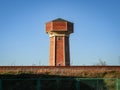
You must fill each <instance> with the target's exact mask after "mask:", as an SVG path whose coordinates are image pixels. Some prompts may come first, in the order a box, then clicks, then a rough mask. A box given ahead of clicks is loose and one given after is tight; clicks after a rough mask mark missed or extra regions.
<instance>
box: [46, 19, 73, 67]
mask: <svg viewBox="0 0 120 90" xmlns="http://www.w3.org/2000/svg"><path fill="white" fill-rule="evenodd" d="M46 32H47V33H48V34H49V37H50V57H49V65H50V66H70V46H69V37H70V34H71V33H73V23H72V22H69V21H66V20H64V19H61V18H58V19H55V20H53V21H50V22H47V23H46Z"/></svg>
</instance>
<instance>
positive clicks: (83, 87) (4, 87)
mask: <svg viewBox="0 0 120 90" xmlns="http://www.w3.org/2000/svg"><path fill="white" fill-rule="evenodd" d="M0 90H120V79H118V78H37V79H0Z"/></svg>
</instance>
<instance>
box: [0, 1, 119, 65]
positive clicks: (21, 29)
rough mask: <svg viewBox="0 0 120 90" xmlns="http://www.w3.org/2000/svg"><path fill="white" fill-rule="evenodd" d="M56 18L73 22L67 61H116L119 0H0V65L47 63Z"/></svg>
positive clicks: (80, 62)
mask: <svg viewBox="0 0 120 90" xmlns="http://www.w3.org/2000/svg"><path fill="white" fill-rule="evenodd" d="M56 18H63V19H65V20H68V21H71V22H73V23H74V33H73V34H71V35H70V51H71V53H70V55H71V56H70V57H71V65H94V64H96V63H98V62H99V60H100V59H101V60H102V61H105V62H106V63H107V64H108V65H120V0H0V65H48V62H49V36H48V35H47V34H46V33H45V23H46V22H48V21H51V20H54V19H56Z"/></svg>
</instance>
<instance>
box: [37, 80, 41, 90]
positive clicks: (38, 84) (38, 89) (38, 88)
mask: <svg viewBox="0 0 120 90" xmlns="http://www.w3.org/2000/svg"><path fill="white" fill-rule="evenodd" d="M37 90H41V86H40V79H37Z"/></svg>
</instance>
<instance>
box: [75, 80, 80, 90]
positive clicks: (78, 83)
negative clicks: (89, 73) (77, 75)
mask: <svg viewBox="0 0 120 90" xmlns="http://www.w3.org/2000/svg"><path fill="white" fill-rule="evenodd" d="M76 90H80V81H79V80H78V79H76Z"/></svg>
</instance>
